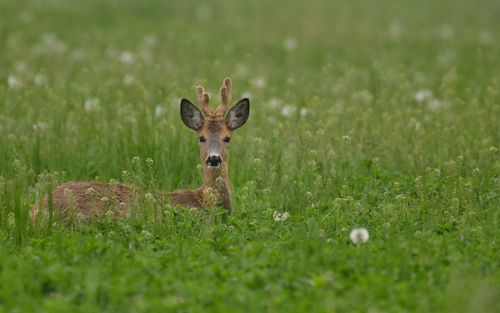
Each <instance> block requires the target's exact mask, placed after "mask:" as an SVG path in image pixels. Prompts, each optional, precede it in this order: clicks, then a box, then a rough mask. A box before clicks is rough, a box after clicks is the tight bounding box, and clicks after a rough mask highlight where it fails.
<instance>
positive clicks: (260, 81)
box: [252, 76, 266, 88]
mask: <svg viewBox="0 0 500 313" xmlns="http://www.w3.org/2000/svg"><path fill="white" fill-rule="evenodd" d="M252 84H254V85H255V87H257V88H264V87H265V86H266V79H265V78H264V77H262V76H259V77H255V78H254V80H253V81H252Z"/></svg>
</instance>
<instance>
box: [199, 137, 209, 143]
mask: <svg viewBox="0 0 500 313" xmlns="http://www.w3.org/2000/svg"><path fill="white" fill-rule="evenodd" d="M198 139H200V142H205V141H207V140H206V139H205V137H203V136H201V137H200V138H198Z"/></svg>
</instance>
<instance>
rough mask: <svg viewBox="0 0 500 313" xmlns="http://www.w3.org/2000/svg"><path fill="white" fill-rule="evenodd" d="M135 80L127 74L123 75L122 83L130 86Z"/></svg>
mask: <svg viewBox="0 0 500 313" xmlns="http://www.w3.org/2000/svg"><path fill="white" fill-rule="evenodd" d="M134 82H135V79H134V76H133V75H132V74H127V75H125V76H124V77H123V84H124V85H125V86H130V85H132V84H133V83H134Z"/></svg>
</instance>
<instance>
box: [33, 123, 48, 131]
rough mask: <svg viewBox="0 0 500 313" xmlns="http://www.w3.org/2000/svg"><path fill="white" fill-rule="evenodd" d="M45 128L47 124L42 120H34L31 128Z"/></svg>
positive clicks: (36, 129) (37, 129) (41, 129)
mask: <svg viewBox="0 0 500 313" xmlns="http://www.w3.org/2000/svg"><path fill="white" fill-rule="evenodd" d="M45 128H47V124H45V123H44V122H36V123H35V124H33V130H34V131H43V130H44V129H45Z"/></svg>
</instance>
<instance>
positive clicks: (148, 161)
mask: <svg viewBox="0 0 500 313" xmlns="http://www.w3.org/2000/svg"><path fill="white" fill-rule="evenodd" d="M153 163H154V161H153V159H152V158H147V159H146V164H147V165H149V166H152V165H153Z"/></svg>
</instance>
